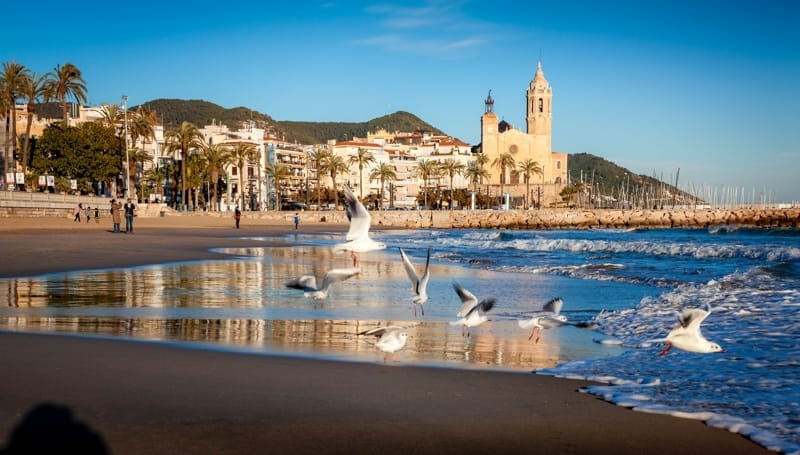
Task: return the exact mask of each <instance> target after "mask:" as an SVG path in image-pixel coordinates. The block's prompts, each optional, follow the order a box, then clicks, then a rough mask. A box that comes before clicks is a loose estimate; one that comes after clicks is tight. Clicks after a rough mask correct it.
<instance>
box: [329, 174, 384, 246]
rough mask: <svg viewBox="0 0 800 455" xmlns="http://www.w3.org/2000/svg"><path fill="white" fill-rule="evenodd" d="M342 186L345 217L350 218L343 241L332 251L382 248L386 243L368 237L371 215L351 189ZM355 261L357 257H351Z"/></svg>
mask: <svg viewBox="0 0 800 455" xmlns="http://www.w3.org/2000/svg"><path fill="white" fill-rule="evenodd" d="M342 188H344V201H345V208H346V210H347V219H348V220H350V229H349V230H348V231H347V235H346V236H345V240H347V242H345V243H339V244H337V245H336V246H334V247H333V252H334V253H340V252H342V251H350V252H352V253H355V254H356V255H357V254H358V253H363V252H365V251H373V250H382V249H384V248H386V245H385V244H383V243H381V242H376V241H374V240H372V239H371V238H370V237H369V227H370V223H371V222H372V217H371V216H369V212H368V211H367V209H366V208H365V207H364V204H362V203H361V201H359V200H358V198H357V197H356V195H355V194H354V193H353V190H351V189H350V187H348V186H347V185H343V186H342ZM353 260H354V262H357V259H356V258H354V259H353Z"/></svg>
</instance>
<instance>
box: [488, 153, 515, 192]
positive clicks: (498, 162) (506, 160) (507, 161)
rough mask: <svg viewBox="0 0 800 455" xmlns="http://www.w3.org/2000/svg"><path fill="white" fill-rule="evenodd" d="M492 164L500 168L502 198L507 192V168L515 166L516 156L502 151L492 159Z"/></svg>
mask: <svg viewBox="0 0 800 455" xmlns="http://www.w3.org/2000/svg"><path fill="white" fill-rule="evenodd" d="M492 166H494V167H496V168H498V169H500V198H501V200H502V198H503V195H504V193H505V189H504V185H505V183H506V169H508V168H512V169H513V168H514V157H513V156H511V154H510V153H508V152H506V153H501V154H500V155H498V157H497V158H495V159H494V161H492Z"/></svg>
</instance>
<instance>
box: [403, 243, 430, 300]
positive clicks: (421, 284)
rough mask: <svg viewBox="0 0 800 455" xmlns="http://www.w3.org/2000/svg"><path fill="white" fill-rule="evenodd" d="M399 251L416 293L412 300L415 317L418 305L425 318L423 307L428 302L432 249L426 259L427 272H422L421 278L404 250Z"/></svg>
mask: <svg viewBox="0 0 800 455" xmlns="http://www.w3.org/2000/svg"><path fill="white" fill-rule="evenodd" d="M398 250H400V257H401V258H403V268H405V269H406V274H407V275H408V278H409V279H410V280H411V287H412V290H413V291H414V298H413V299H412V300H411V301H412V303H413V304H414V316H416V315H417V305H419V309H420V311H421V312H422V316H425V307H424V306H422V305H423V304H424V303H425V302H427V301H428V279H429V278H430V277H431V269H430V264H431V249H430V248H428V256H427V257H426V258H425V271H424V272H422V276H421V277H420V276H419V275H417V270H416V269H415V268H414V266H413V265H412V264H411V261H410V260H409V259H408V256H406V253H405V251H403V249H402V248H398Z"/></svg>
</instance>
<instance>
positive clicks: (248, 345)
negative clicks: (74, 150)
mask: <svg viewBox="0 0 800 455" xmlns="http://www.w3.org/2000/svg"><path fill="white" fill-rule="evenodd" d="M227 252H228V253H229V254H230V255H232V256H233V257H234V258H233V259H231V260H223V261H198V262H188V263H177V264H166V265H160V266H148V267H137V268H128V269H114V270H90V271H83V272H72V273H65V274H52V275H45V276H40V277H34V278H20V279H8V280H2V281H0V302H3V304H4V306H5V308H0V329H11V330H37V331H40V330H41V331H55V332H67V333H78V334H96V335H104V336H124V337H133V338H140V339H148V340H165V341H180V342H200V343H211V344H213V345H215V346H221V347H225V348H233V349H244V350H248V351H260V352H270V353H294V354H303V355H319V356H328V357H335V358H338V359H348V360H358V361H376V362H378V361H382V358H383V355H382V353H381V352H380V351H379V350H377V349H376V348H375V346H374V344H373V342H372V340H369V339H366V338H365V337H359V336H358V333H359V332H361V331H364V330H367V329H370V328H373V327H376V326H386V325H401V326H405V327H408V333H409V338H408V341H407V344H406V346H405V347H404V348H403V349H402V350H401V351H399V352H398V353H396V355H395V356H394V359H395V361H396V362H398V363H401V364H408V363H412V364H436V365H449V366H457V367H476V366H491V367H494V368H496V367H504V368H512V369H526V370H529V369H539V368H548V367H552V366H554V365H556V364H557V363H560V362H562V361H563V360H565V359H572V358H575V357H576V356H581V355H584V356H585V355H586V354H585V353H577V354H576V352H574V350H571V349H569V348H564V347H563V346H562V343H560V342H558V341H559V340H558V335H557V334H555V333H553V335H552V336H550V334H548V336H550V338H547V337H543V338H542V342H541V343H539V344H534V343H531V342H529V341H528V340H527V338H526V333H525V332H524V331H520V330H519V328H518V327H517V324H516V320H515V319H514V318H513V317H512V316H510V315H507V316H504V315H503V314H502V313H501V314H499V315H497V317H496V319H493V320H492V321H490V322H489V323H486V324H484V325H482V326H481V327H479V328H478V329H476V330H474V331H473V334H472V336H470V337H462V336H461V333H460V330H459V329H458V328H457V327H456V328H453V327H451V326H450V325H449V324H448V322H449V321H450V320H452V319H453V318H454V314H455V312H456V311H457V308H458V305H459V302H458V300H457V298H456V296H455V294H454V293H453V291H452V288H451V286H450V280H451V279H453V277H458V278H459V279H460V280H461V279H465V278H464V277H463V275H464V274H465V273H466V272H465V271H464V270H463V269H459V268H457V267H446V266H441V265H438V266H434V265H433V264H432V276H433V277H434V278H432V279H431V284H430V287H429V291H430V292H431V295H432V296H433V297H432V298H431V302H430V303H429V304H428V305H427V306H426V315H425V317H424V318H417V319H414V318H413V316H412V307H411V303H410V296H411V293H410V291H409V289H408V287H409V284H408V279H407V278H406V277H405V272H404V271H403V270H402V265H401V263H400V261H398V260H394V259H395V258H394V256H391V257H388V256H387V254H389V253H386V252H384V253H381V254H378V255H363V257H362V258H361V269H362V273H361V274H360V275H359V276H357V277H354V278H352V279H351V280H348V281H346V282H342V283H341V286H338V287H337V288H336V289H334V290H332V292H331V295H330V297H329V299H328V300H327V301H326V303H325V305H324V308H322V309H314V308H313V306H312V305H311V304H310V303H309V301H308V299H306V298H305V297H303V295H302V294H303V293H302V291H297V290H294V289H286V288H285V287H284V285H283V283H284V282H285V281H287V279H290V278H295V277H297V276H300V275H303V274H315V275H316V276H317V277H318V278H320V277H321V276H322V275H323V274H324V272H325V271H327V270H329V269H330V268H335V267H343V266H345V267H346V266H347V265H348V264H347V261H349V258H348V257H347V256H346V255H334V254H332V253H331V252H330V249H329V248H321V247H313V246H307V247H306V246H304V247H296V248H282V249H271V248H248V249H236V250H229V251H227ZM481 273H482V274H486V273H487V272H481ZM502 276H505V275H502ZM481 279H482V280H484V279H486V277H485V276H484V277H481ZM503 279H505V278H503ZM491 280H492V281H493V282H494V284H495V286H498V287H499V288H502V286H503V283H502V282H499V281H498V280H500V278H498V277H497V276H492V277H491ZM498 298H499V300H500V302H501V305H502V304H503V303H505V304H506V311H507V313H509V314H512V313H513V310H509V308H513V305H514V301H513V296H503V295H498ZM551 332H557V331H551ZM551 340H552V341H551ZM594 354H595V355H602V354H600V353H599V351H598V353H594ZM603 354H608V352H604V353H603Z"/></svg>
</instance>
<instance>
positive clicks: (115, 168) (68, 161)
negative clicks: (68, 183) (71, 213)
mask: <svg viewBox="0 0 800 455" xmlns="http://www.w3.org/2000/svg"><path fill="white" fill-rule="evenodd" d="M122 147H123V144H122V143H121V142H120V140H119V137H117V136H116V135H115V134H114V131H113V129H111V128H108V127H106V126H103V125H101V124H99V123H97V122H85V123H81V124H80V125H78V126H77V127H67V128H64V127H63V126H61V125H60V124H59V125H51V126H49V127H47V128H46V129H45V130H44V133H43V134H42V137H41V138H39V140H38V141H37V143H36V147H35V148H34V149H33V156H32V160H31V170H32V171H34V172H36V173H38V174H39V175H55V176H56V177H69V178H73V179H76V180H77V181H78V185H79V188H80V189H81V191H82V192H88V191H90V190H91V189H92V185H91V184H92V183H100V182H106V183H110V182H112V181H113V180H115V179H116V178H117V176H118V175H119V174H120V172H122V170H123V162H124V160H123V152H122Z"/></svg>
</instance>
